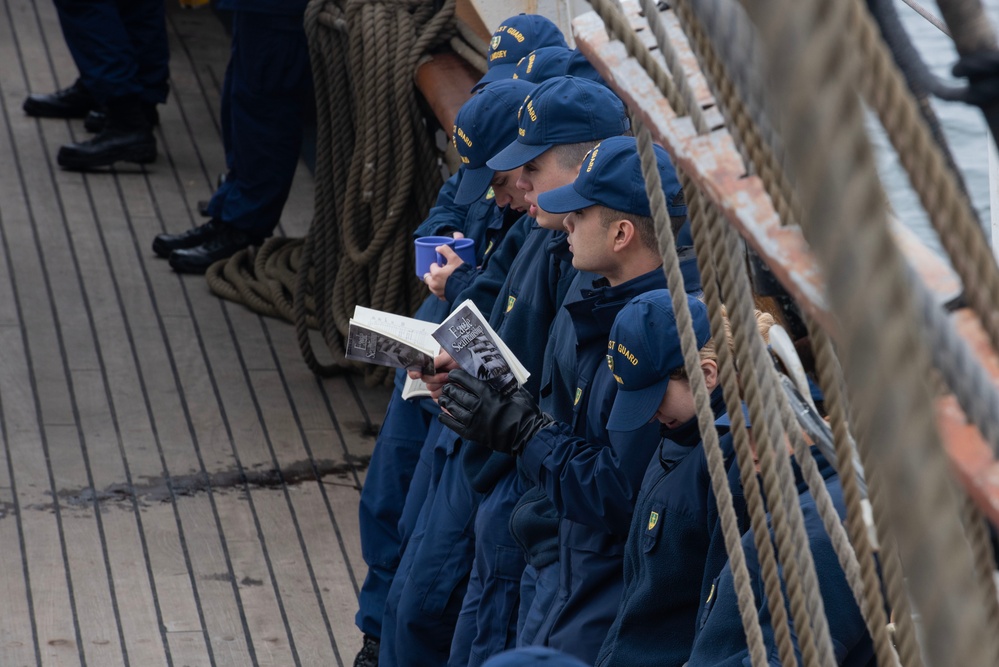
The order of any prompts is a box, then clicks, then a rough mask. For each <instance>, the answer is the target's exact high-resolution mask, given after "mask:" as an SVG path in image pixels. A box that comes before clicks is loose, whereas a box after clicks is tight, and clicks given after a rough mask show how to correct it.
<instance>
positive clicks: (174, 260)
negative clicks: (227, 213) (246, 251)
mask: <svg viewBox="0 0 999 667" xmlns="http://www.w3.org/2000/svg"><path fill="white" fill-rule="evenodd" d="M259 243H260V240H259V239H255V238H253V237H250V236H248V235H246V234H244V233H243V232H241V231H239V230H237V229H233V228H232V227H229V226H228V225H225V224H223V223H219V224H217V231H216V233H215V234H214V235H212V237H211V238H209V239H208V240H207V241H205V242H204V243H202V244H201V245H197V246H194V247H193V248H187V249H183V250H174V251H173V252H172V253H170V267H171V268H172V269H173V270H174V271H176V272H178V273H204V272H205V271H207V270H208V267H209V266H211V265H212V264H214V263H215V262H217V261H219V260H220V259H225V258H227V257H232V256H233V255H235V254H236V253H237V252H239V251H240V250H242V249H243V248H247V247H249V246H251V245H257V244H259Z"/></svg>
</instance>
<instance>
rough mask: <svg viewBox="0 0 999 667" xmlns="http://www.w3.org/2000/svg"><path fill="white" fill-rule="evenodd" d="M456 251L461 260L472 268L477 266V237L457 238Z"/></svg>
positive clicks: (455, 242) (455, 241)
mask: <svg viewBox="0 0 999 667" xmlns="http://www.w3.org/2000/svg"><path fill="white" fill-rule="evenodd" d="M454 252H455V253H456V254H457V255H458V257H461V261H463V262H464V263H465V264H468V265H469V266H471V267H472V268H475V266H477V262H476V261H475V239H455V240H454Z"/></svg>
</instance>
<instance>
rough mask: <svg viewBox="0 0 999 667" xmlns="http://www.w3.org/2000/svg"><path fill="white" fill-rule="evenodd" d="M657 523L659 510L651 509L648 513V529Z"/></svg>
mask: <svg viewBox="0 0 999 667" xmlns="http://www.w3.org/2000/svg"><path fill="white" fill-rule="evenodd" d="M657 523H659V512H656V511H654V510H653V512H652V513H651V514H649V530H652V529H653V528H655V527H656V524H657Z"/></svg>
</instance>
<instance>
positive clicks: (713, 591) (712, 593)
mask: <svg viewBox="0 0 999 667" xmlns="http://www.w3.org/2000/svg"><path fill="white" fill-rule="evenodd" d="M714 596H715V585H714V584H711V592H710V593H708V599H707V600H705V601H704V602H705V604H707V603H709V602H711V598H713V597H714Z"/></svg>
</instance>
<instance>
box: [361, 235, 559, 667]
mask: <svg viewBox="0 0 999 667" xmlns="http://www.w3.org/2000/svg"><path fill="white" fill-rule="evenodd" d="M528 220H530V219H529V218H528ZM531 222H532V223H533V220H531ZM558 236H564V233H563V232H551V231H549V230H545V229H542V228H541V227H538V226H537V225H536V224H534V225H532V228H531V230H530V232H529V233H528V236H527V240H526V241H525V242H524V245H523V247H522V248H521V249H520V251H519V252H518V253H517V255H516V258H515V259H514V261H513V264H512V265H511V266H510V268H509V270H508V271H507V272H506V273H505V280H504V282H503V287H502V289H501V291H500V292H499V295H498V296H497V297H494V300H495V303H494V306H493V309H492V312H491V315H490V318H489V319H490V325H491V326H492V327H493V328H494V329H495V330H496V331H497V333H498V334H499V335H500V336H501V337H502V338H503V340H504V342H506V344H507V345H508V346H509V347H510V349H511V350H512V351H513V353H514V354H515V355H516V356H517V358H518V359H520V361H521V362H522V363H523V364H524V366H525V367H526V368H527V369H528V370H529V371H530V372H531V374H532V376H531V379H530V380H529V381H528V383H527V385H526V387H527V389H528V390H529V391H532V392H533V393H534V394H535V395H537V391H538V389H537V385H538V381H539V377H540V368H541V359H542V356H543V352H544V345H543V341H544V340H545V338H546V337H547V335H548V328H549V325H550V323H551V321H552V319H553V318H554V316H555V312H556V311H557V308H558V302H557V299H558V298H559V295H563V296H564V294H565V291H566V290H567V286H568V285H569V284H570V283H571V282H572V279H573V277H574V275H575V270H574V269H572V266H571V264H567V263H566V262H565V261H564V260H563V259H560V258H557V257H554V256H553V255H551V254H550V253H549V252H548V245H549V243H550V242H551V239H552V238H553V237H558ZM501 251H502V244H501V248H500V250H498V251H497V252H501ZM486 273H487V274H488V273H489V271H488V270H487V271H486ZM484 278H485V280H476V281H475V283H473V285H472V286H471V287H470V288H469V289H468V290H466V291H465V292H464V293H463V294H462V295H461V296H460V297H459V298H460V299H461V300H464V299H465V298H468V297H469V296H470V295H472V294H474V293H475V292H476V291H477V290H478V289H480V288H482V286H483V285H482V284H481V283H483V282H484V283H486V284H488V283H489V281H490V277H489V276H488V275H486V276H484ZM489 290H490V291H491V287H490V288H489ZM476 303H478V302H476ZM463 444H464V443H463V442H462V441H461V439H460V438H458V437H457V436H456V435H455V434H454V433H452V432H450V431H447V430H445V431H443V432H442V434H441V436H440V437H439V438H438V441H437V443H436V444H435V446H434V454H433V455H429V456H428V458H429V460H432V461H433V462H434V463H433V464H432V465H436V464H439V462H441V461H443V467H442V469H441V472H440V478H439V479H437V480H434V479H431V480H430V482H431V488H430V489H429V490H428V491H427V495H426V500H425V502H424V504H423V508H422V510H421V512H420V518H419V519H418V527H417V529H416V530H414V532H413V536H412V538H411V539H410V541H409V544H408V545H407V546H406V550H405V552H404V554H403V556H402V560H401V562H400V564H399V569H398V571H397V573H396V577H395V579H394V580H393V582H392V588H391V590H390V593H389V598H388V601H387V606H386V610H385V617H384V618H383V620H382V645H381V649H380V651H381V652H380V654H379V661H380V664H381V665H383V666H385V667H393V666H395V665H441V664H445V663H446V662H447V661H448V659H449V657H452V658H453V659H454V660H456V661H458V662H457V664H465V661H467V660H469V657H470V651H471V645H472V639H473V638H474V637H475V634H476V633H475V632H474V627H473V628H472V632H471V634H470V635H469V634H468V633H467V632H463V633H462V635H461V637H462V639H461V640H459V639H458V637H456V636H455V626H456V624H457V622H458V619H459V613H460V612H461V611H462V602H463V600H464V598H465V592H466V588H467V585H468V580H469V575H470V572H471V570H472V566H473V555H474V551H473V545H474V529H475V521H476V516H477V510H478V505H479V502H481V500H482V494H481V493H479V492H478V491H476V490H475V489H474V488H473V487H472V485H471V481H470V480H469V477H468V476H467V474H466V472H465V470H464V467H463V465H462V460H461V452H462V446H463ZM421 458H423V457H421ZM507 465H509V466H510V467H512V465H513V460H512V459H510V461H509V463H508V464H507ZM414 484H415V482H414ZM413 491H414V487H411V489H410V493H411V494H412V493H413ZM407 504H409V499H407ZM442 563H444V564H445V566H444V567H442ZM490 603H491V602H490V601H489V600H483V604H484V605H488V604H490ZM466 620H467V616H466ZM501 636H502V638H503V640H504V642H505V640H506V632H505V631H504V632H503V633H502V635H501ZM466 639H467V641H465V640H466ZM453 640H455V641H457V642H458V644H457V645H456V646H454V647H453V646H452V641H453ZM490 645H491V644H490ZM500 648H502V647H500ZM453 649H454V650H453ZM484 657H486V656H483V658H484Z"/></svg>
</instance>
